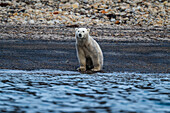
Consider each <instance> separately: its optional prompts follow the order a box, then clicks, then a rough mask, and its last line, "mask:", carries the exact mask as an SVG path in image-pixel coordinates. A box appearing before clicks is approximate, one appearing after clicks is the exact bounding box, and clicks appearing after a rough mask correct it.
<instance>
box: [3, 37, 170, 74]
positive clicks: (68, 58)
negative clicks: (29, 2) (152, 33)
mask: <svg viewBox="0 0 170 113" xmlns="http://www.w3.org/2000/svg"><path fill="white" fill-rule="evenodd" d="M98 43H99V44H100V46H101V48H102V51H103V53H104V69H103V71H104V72H140V73H170V43H168V42H140V41H139V42H128V41H124V42H113V41H106V40H105V41H104V40H103V41H98ZM78 66H79V64H78V60H77V56H76V49H75V41H74V40H65V41H42V40H0V69H19V70H37V69H56V70H63V71H76V68H77V67H78Z"/></svg>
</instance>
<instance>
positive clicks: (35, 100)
mask: <svg viewBox="0 0 170 113" xmlns="http://www.w3.org/2000/svg"><path fill="white" fill-rule="evenodd" d="M0 112H31V113H32V112H42V113H47V112H99V113H111V112H113V113H114V112H137V113H142V112H144V113H169V112H170V74H168V73H166V74H162V73H128V72H113V73H94V74H81V73H79V72H74V71H60V70H32V71H24V70H7V69H0Z"/></svg>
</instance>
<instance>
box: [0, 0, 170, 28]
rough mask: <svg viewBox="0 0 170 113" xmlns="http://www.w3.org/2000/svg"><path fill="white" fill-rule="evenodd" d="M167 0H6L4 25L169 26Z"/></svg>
mask: <svg viewBox="0 0 170 113" xmlns="http://www.w3.org/2000/svg"><path fill="white" fill-rule="evenodd" d="M169 7H170V2H168V0H114V1H113V0H5V1H1V2H0V10H1V11H0V22H1V24H38V25H60V26H79V25H80V26H83V25H88V26H93V25H99V26H110V25H115V26H169V25H170V8H169Z"/></svg>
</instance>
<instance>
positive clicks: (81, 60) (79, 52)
mask: <svg viewBox="0 0 170 113" xmlns="http://www.w3.org/2000/svg"><path fill="white" fill-rule="evenodd" d="M77 56H78V60H79V63H80V67H79V68H77V70H78V71H86V58H85V54H84V52H83V50H82V48H81V47H80V46H77Z"/></svg>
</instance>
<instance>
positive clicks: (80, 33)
mask: <svg viewBox="0 0 170 113" xmlns="http://www.w3.org/2000/svg"><path fill="white" fill-rule="evenodd" d="M75 30H76V34H75V35H76V38H78V39H86V38H88V37H89V32H90V29H86V28H76V29H75Z"/></svg>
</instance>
